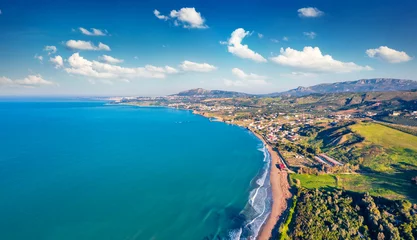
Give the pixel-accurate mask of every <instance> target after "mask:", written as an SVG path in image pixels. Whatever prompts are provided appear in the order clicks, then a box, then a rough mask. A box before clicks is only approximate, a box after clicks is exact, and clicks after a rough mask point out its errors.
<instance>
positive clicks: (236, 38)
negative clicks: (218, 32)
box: [227, 28, 267, 62]
mask: <svg viewBox="0 0 417 240" xmlns="http://www.w3.org/2000/svg"><path fill="white" fill-rule="evenodd" d="M247 35H250V32H249V31H245V29H243V28H238V29H236V30H235V31H233V32H232V35H231V37H230V39H229V41H228V47H227V50H228V51H229V52H230V53H232V54H233V55H235V56H238V57H240V58H246V59H251V60H253V61H255V62H267V60H266V59H265V58H264V57H262V55H260V54H259V53H256V52H254V51H253V50H251V49H249V47H248V45H243V44H242V40H243V38H245V37H246V36H247Z"/></svg>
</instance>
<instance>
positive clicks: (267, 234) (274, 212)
mask: <svg viewBox="0 0 417 240" xmlns="http://www.w3.org/2000/svg"><path fill="white" fill-rule="evenodd" d="M251 132H252V133H253V134H254V135H255V136H256V137H258V138H259V139H260V140H261V141H262V142H263V144H264V145H265V146H266V148H267V150H268V152H269V154H270V156H271V166H270V175H269V180H270V182H271V191H272V208H271V212H270V213H269V216H268V218H267V220H266V221H265V223H264V224H263V225H262V227H261V230H260V232H259V233H258V236H256V239H257V240H268V239H270V238H271V237H272V231H273V230H274V228H275V225H276V224H277V222H278V221H279V219H280V217H281V215H282V214H283V213H284V212H285V210H286V209H287V200H288V199H290V198H291V192H290V185H289V183H288V173H287V171H285V170H280V169H278V168H277V167H276V164H279V163H281V159H280V157H279V156H278V153H277V152H275V151H274V150H273V149H272V147H271V146H270V145H269V144H268V143H267V142H266V141H265V140H264V139H263V137H262V136H261V135H259V134H258V133H256V132H254V131H251Z"/></svg>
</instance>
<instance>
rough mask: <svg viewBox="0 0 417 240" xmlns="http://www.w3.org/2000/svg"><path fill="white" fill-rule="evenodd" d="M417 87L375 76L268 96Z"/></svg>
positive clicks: (413, 84) (407, 82) (406, 82)
mask: <svg viewBox="0 0 417 240" xmlns="http://www.w3.org/2000/svg"><path fill="white" fill-rule="evenodd" d="M412 89H417V81H414V80H403V79H392V78H374V79H361V80H356V81H347V82H336V83H324V84H319V85H314V86H310V87H298V88H295V89H292V90H289V91H286V92H277V93H271V94H268V96H271V97H275V96H305V95H309V94H312V93H341V92H389V91H406V90H412Z"/></svg>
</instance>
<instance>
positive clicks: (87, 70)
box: [65, 53, 178, 81]
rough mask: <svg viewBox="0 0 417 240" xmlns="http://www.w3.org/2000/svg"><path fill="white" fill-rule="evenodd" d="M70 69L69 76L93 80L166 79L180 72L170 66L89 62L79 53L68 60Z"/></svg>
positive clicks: (68, 69) (66, 69)
mask: <svg viewBox="0 0 417 240" xmlns="http://www.w3.org/2000/svg"><path fill="white" fill-rule="evenodd" d="M68 63H69V65H70V67H68V68H65V71H66V72H67V73H69V74H75V75H81V76H86V77H91V78H101V79H103V78H104V79H117V80H125V81H126V80H127V79H134V78H165V77H166V74H173V73H176V72H178V71H177V70H176V69H175V68H173V67H170V66H165V67H155V66H152V65H146V66H145V67H135V68H128V67H121V66H118V65H114V64H108V63H102V62H98V61H89V60H87V59H85V58H83V57H82V56H80V54H79V53H74V54H72V55H71V56H70V57H69V58H68Z"/></svg>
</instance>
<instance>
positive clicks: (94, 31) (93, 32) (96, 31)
mask: <svg viewBox="0 0 417 240" xmlns="http://www.w3.org/2000/svg"><path fill="white" fill-rule="evenodd" d="M78 29H79V30H80V32H81V33H82V34H84V35H87V36H106V35H107V31H106V30H104V31H102V30H100V29H97V28H91V31H89V30H87V29H85V28H82V27H80V28H78Z"/></svg>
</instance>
